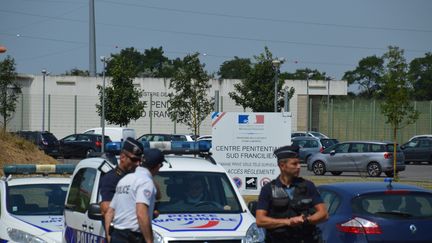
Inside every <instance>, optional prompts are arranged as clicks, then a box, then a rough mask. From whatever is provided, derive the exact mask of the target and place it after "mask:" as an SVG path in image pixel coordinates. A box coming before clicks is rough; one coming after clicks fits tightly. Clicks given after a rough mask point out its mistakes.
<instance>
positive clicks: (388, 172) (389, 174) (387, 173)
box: [384, 171, 394, 177]
mask: <svg viewBox="0 0 432 243" xmlns="http://www.w3.org/2000/svg"><path fill="white" fill-rule="evenodd" d="M384 173H385V175H386V176H387V177H393V176H394V173H393V171H386V172H384Z"/></svg>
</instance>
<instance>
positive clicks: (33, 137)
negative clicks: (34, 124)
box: [15, 131, 59, 158]
mask: <svg viewBox="0 0 432 243" xmlns="http://www.w3.org/2000/svg"><path fill="white" fill-rule="evenodd" d="M15 134H16V135H18V136H20V137H22V138H24V139H26V140H28V141H30V142H32V143H34V144H36V145H37V146H38V147H39V149H40V150H43V151H44V152H45V153H46V154H48V155H50V156H52V157H54V158H56V157H58V155H59V141H58V140H57V138H56V137H55V136H54V134H52V133H50V132H47V131H18V132H16V133H15Z"/></svg>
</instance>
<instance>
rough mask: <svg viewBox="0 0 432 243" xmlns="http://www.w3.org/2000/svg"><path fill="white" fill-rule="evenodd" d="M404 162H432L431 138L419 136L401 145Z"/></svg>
mask: <svg viewBox="0 0 432 243" xmlns="http://www.w3.org/2000/svg"><path fill="white" fill-rule="evenodd" d="M401 148H402V150H403V153H404V155H405V163H409V162H425V161H427V162H429V164H432V138H419V139H415V140H411V141H410V142H408V143H406V144H404V145H402V146H401Z"/></svg>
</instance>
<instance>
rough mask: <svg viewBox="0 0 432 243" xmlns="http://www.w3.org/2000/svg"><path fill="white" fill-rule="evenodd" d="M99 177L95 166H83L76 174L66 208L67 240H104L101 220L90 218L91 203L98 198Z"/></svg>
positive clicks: (65, 235) (65, 232)
mask: <svg viewBox="0 0 432 243" xmlns="http://www.w3.org/2000/svg"><path fill="white" fill-rule="evenodd" d="M99 177H100V171H98V170H97V169H95V168H81V169H80V170H78V171H77V172H76V173H75V174H74V176H73V178H72V183H71V185H70V188H69V191H68V195H67V198H66V205H65V210H64V216H65V217H64V221H65V226H66V227H65V229H64V230H65V231H64V240H65V242H67V243H72V242H74V243H75V242H81V241H82V242H102V238H101V236H103V235H104V231H103V229H102V223H101V221H99V220H93V219H90V218H88V210H89V207H90V204H91V203H96V202H97V199H98V185H99V183H98V182H99Z"/></svg>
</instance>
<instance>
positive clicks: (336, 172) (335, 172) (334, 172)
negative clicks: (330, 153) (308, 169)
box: [330, 171, 342, 176]
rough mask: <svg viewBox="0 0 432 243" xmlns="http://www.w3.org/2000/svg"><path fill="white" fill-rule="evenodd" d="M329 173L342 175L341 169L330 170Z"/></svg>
mask: <svg viewBox="0 0 432 243" xmlns="http://www.w3.org/2000/svg"><path fill="white" fill-rule="evenodd" d="M330 173H331V174H332V175H334V176H339V175H342V171H331V172H330Z"/></svg>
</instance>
